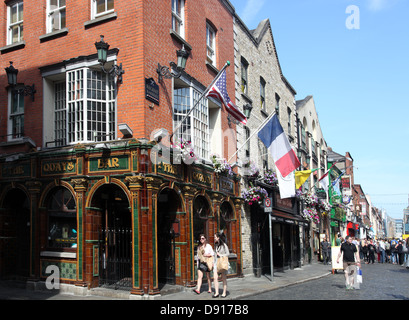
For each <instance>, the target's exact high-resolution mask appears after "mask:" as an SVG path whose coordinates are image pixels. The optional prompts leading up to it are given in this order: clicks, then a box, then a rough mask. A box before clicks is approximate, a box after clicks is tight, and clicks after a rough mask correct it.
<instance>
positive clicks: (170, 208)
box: [157, 188, 182, 285]
mask: <svg viewBox="0 0 409 320" xmlns="http://www.w3.org/2000/svg"><path fill="white" fill-rule="evenodd" d="M157 210H158V212H157V217H158V221H157V241H158V278H159V283H160V284H161V285H164V284H176V256H177V254H176V250H177V248H176V239H177V237H179V235H180V222H179V220H178V219H177V212H181V211H182V204H181V200H180V197H179V195H178V194H177V193H176V192H175V191H174V190H172V189H169V188H166V189H164V190H162V191H161V192H160V193H159V195H158V206H157Z"/></svg>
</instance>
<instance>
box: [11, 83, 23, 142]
mask: <svg viewBox="0 0 409 320" xmlns="http://www.w3.org/2000/svg"><path fill="white" fill-rule="evenodd" d="M9 97H10V99H9V101H10V117H9V134H8V137H9V140H14V139H19V138H23V136H24V96H23V95H20V94H17V93H15V92H13V90H10V95H9Z"/></svg>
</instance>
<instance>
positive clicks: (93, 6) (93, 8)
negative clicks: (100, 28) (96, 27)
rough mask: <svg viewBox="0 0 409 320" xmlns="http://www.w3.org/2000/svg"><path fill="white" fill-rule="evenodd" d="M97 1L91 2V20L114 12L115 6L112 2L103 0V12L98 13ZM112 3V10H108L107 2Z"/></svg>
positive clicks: (92, 0)
mask: <svg viewBox="0 0 409 320" xmlns="http://www.w3.org/2000/svg"><path fill="white" fill-rule="evenodd" d="M97 1H98V0H91V20H94V19H97V18H99V17H102V16H104V15H106V14H110V13H113V12H115V5H114V0H104V2H105V3H104V5H105V10H104V11H102V12H100V13H98V3H97ZM109 1H112V6H113V8H112V9H109V8H108V2H109Z"/></svg>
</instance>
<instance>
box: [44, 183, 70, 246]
mask: <svg viewBox="0 0 409 320" xmlns="http://www.w3.org/2000/svg"><path fill="white" fill-rule="evenodd" d="M47 209H48V210H47V212H48V239H47V240H48V241H47V243H48V247H49V248H54V249H62V248H76V247H77V208H76V203H75V197H74V196H73V194H72V193H71V192H70V191H69V190H68V189H65V188H56V189H54V190H53V191H52V192H51V194H50V196H49V199H48V207H47Z"/></svg>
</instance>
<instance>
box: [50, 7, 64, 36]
mask: <svg viewBox="0 0 409 320" xmlns="http://www.w3.org/2000/svg"><path fill="white" fill-rule="evenodd" d="M61 1H62V0H57V2H58V5H57V8H53V9H52V8H51V0H47V13H46V14H47V22H46V25H47V33H51V32H54V31H58V30H61V29H63V28H65V25H64V26H62V25H61V16H62V13H63V12H64V14H66V5H65V4H64V5H61V4H60V3H61ZM65 2H66V1H65ZM57 15H58V20H57V21H58V28H56V29H55V30H53V27H54V25H53V17H54V16H57Z"/></svg>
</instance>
